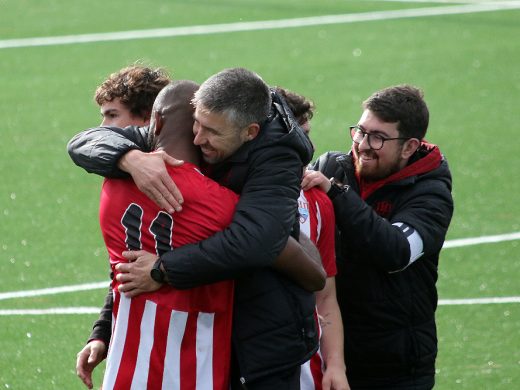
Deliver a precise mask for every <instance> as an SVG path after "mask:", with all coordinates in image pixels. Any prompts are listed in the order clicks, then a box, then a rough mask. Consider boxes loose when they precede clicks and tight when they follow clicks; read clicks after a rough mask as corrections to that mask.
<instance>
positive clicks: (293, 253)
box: [273, 233, 326, 292]
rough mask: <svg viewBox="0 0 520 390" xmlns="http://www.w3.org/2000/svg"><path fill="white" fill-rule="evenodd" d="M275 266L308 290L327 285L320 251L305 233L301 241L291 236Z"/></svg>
mask: <svg viewBox="0 0 520 390" xmlns="http://www.w3.org/2000/svg"><path fill="white" fill-rule="evenodd" d="M273 267H274V269H276V270H277V271H279V272H281V273H283V274H284V275H286V276H287V277H289V278H290V279H292V280H293V281H294V282H296V283H297V284H299V285H300V286H301V287H303V288H304V289H306V290H307V291H310V292H314V291H319V290H321V289H322V288H323V287H324V286H325V280H326V274H325V270H324V269H323V265H322V262H321V257H320V253H319V252H318V249H317V248H316V246H314V244H313V243H312V242H311V240H310V239H309V238H308V237H307V236H306V235H305V234H303V233H302V234H300V242H299V243H298V242H297V241H296V240H295V239H294V238H292V237H289V240H288V241H287V245H286V246H285V248H284V250H283V251H282V253H280V255H279V256H278V257H277V258H276V260H275V262H274V264H273Z"/></svg>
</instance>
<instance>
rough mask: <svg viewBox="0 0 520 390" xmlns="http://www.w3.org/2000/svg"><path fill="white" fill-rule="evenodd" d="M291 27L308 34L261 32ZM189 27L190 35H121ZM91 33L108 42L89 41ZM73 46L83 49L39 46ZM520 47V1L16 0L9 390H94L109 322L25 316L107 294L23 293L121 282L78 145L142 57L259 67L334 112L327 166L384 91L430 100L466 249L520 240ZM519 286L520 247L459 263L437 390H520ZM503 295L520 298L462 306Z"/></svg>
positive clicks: (4, 80)
mask: <svg viewBox="0 0 520 390" xmlns="http://www.w3.org/2000/svg"><path fill="white" fill-rule="evenodd" d="M483 7H488V8H487V9H484V8H483ZM406 10H409V11H408V13H407V12H406ZM414 10H415V11H414ZM416 10H421V11H420V12H419V11H416ZM441 11H442V12H441ZM327 15H349V16H348V17H344V18H343V19H342V20H337V19H332V18H325V17H324V16H327ZM319 16H322V17H323V18H321V19H319V18H316V19H305V18H310V17H319ZM286 19H298V20H299V25H298V26H296V27H287V23H282V22H281V23H280V25H277V26H274V25H273V24H267V23H266V24H254V23H247V22H255V21H272V20H286ZM311 22H312V23H311ZM236 23H242V24H241V25H239V26H240V31H232V28H235V29H236V28H237V25H236ZM215 24H221V25H222V26H221V28H222V30H223V31H221V32H218V33H217V32H214V31H215V28H214V27H213V28H209V26H212V25H215ZM228 24H229V25H228ZM189 26H208V29H207V31H208V32H205V33H198V34H193V29H191V30H190V29H189V28H188V27H189ZM283 26H285V27H283ZM173 27H186V29H185V30H182V29H177V30H168V31H163V34H162V36H159V37H155V38H146V39H144V38H143V39H136V38H128V37H126V38H125V36H122V37H121V38H120V40H116V36H114V35H113V34H111V33H113V32H123V31H134V30H144V31H143V32H142V33H141V36H146V35H147V34H149V32H148V30H151V29H158V28H164V29H168V28H173ZM190 32H191V33H190ZM85 34H101V35H94V36H92V35H89V36H88V37H89V42H86V43H79V42H78V39H79V38H78V36H80V35H85ZM62 36H68V37H69V38H68V39H69V41H68V43H64V42H63V40H59V39H55V40H50V41H42V40H31V39H32V38H42V37H62ZM519 37H520V2H519V1H502V2H492V1H491V2H486V4H485V5H482V4H481V2H478V1H461V2H450V1H437V2H434V1H432V2H430V3H426V2H423V1H419V0H417V1H415V2H414V1H341V0H320V1H304V0H285V1H283V2H281V1H275V0H264V1H253V0H227V1H197V2H194V1H188V0H181V1H175V2H168V1H159V0H147V1H143V0H141V1H122V0H114V1H110V2H107V1H98V0H92V1H89V2H84V1H80V0H67V1H66V0H47V1H45V2H40V1H35V0H20V1H16V2H14V1H12V2H11V1H7V0H0V85H1V88H2V93H1V94H0V118H1V123H2V124H1V125H0V126H1V128H0V150H1V154H2V156H1V159H0V174H1V179H2V185H1V186H0V275H1V277H0V280H1V287H0V313H1V314H2V315H0V340H1V341H0V348H1V351H2V352H1V353H0V387H3V388H6V389H23V390H25V389H67V390H68V389H81V388H83V386H82V384H81V382H80V381H79V379H77V378H76V376H75V368H74V367H75V355H76V353H77V352H78V351H79V350H80V349H81V348H82V346H83V344H84V342H85V339H86V337H87V336H88V333H89V330H90V326H91V324H92V322H93V321H94V320H95V319H96V318H97V315H96V314H47V315H42V314H39V315H36V314H33V315H28V314H24V315H22V314H14V313H15V312H13V311H12V310H17V309H50V308H76V307H100V306H101V304H102V301H103V298H104V295H105V292H106V291H105V290H104V289H99V288H97V289H92V290H87V291H71V292H67V293H60V294H49V295H38V294H36V296H32V297H26V296H23V294H22V296H21V297H13V295H12V294H11V292H15V291H16V292H23V291H27V290H34V289H45V288H53V287H59V286H71V285H79V284H85V283H96V282H102V281H104V280H105V279H107V259H106V252H105V249H104V246H103V243H102V239H101V235H100V232H99V228H98V224H97V204H98V194H99V188H100V182H101V179H100V178H99V177H95V176H93V175H88V174H86V173H85V172H84V171H82V170H81V169H79V168H77V167H75V166H74V165H73V163H72V162H71V161H70V159H69V157H68V155H67V153H66V149H65V146H66V143H67V141H68V140H69V139H70V138H71V137H72V136H73V135H74V134H75V133H77V132H79V131H80V130H83V129H84V128H87V127H90V126H93V125H96V124H98V123H99V121H100V119H99V111H98V108H97V107H96V105H95V104H94V103H93V101H92V95H93V92H94V90H95V87H96V86H97V85H98V84H99V83H100V82H101V81H102V80H103V79H104V78H105V77H106V76H107V75H108V74H109V73H111V72H113V71H116V70H118V69H119V68H121V67H123V66H126V65H128V64H131V63H134V62H135V61H138V60H139V61H142V62H144V63H146V64H150V65H154V66H164V67H166V68H167V69H168V70H169V71H170V72H171V73H172V75H173V76H174V77H175V78H177V79H182V78H189V79H193V80H196V81H199V82H201V81H203V80H205V79H206V78H207V77H208V76H210V75H211V74H213V73H215V72H217V71H219V70H221V69H223V68H225V67H234V66H243V67H246V68H249V69H252V70H254V71H256V72H258V73H259V74H261V75H262V77H263V78H264V79H265V80H266V81H267V82H268V83H269V84H272V85H281V86H285V87H287V88H289V89H292V90H295V91H297V92H300V93H302V94H305V95H307V96H308V97H310V98H312V99H313V100H314V101H315V102H316V104H317V107H318V110H317V114H316V116H315V119H314V120H313V140H314V142H315V144H316V147H317V151H316V152H317V153H318V154H320V153H322V152H324V151H326V150H337V149H340V150H344V149H346V148H348V147H349V144H350V140H349V137H348V134H347V131H346V128H347V125H349V124H352V123H355V122H356V121H357V120H358V118H359V116H360V113H361V110H360V103H361V101H362V100H363V99H364V98H366V97H367V96H368V95H370V94H371V93H372V92H373V91H374V90H376V89H379V88H382V87H385V86H389V85H394V84H399V83H405V82H406V83H411V84H415V85H417V86H420V87H421V88H422V89H423V90H424V92H425V97H426V100H427V102H428V104H429V107H430V111H431V122H430V128H429V135H428V137H427V138H428V140H429V141H430V142H433V143H437V144H439V145H440V147H441V150H442V151H443V152H444V154H445V155H446V156H447V158H448V160H449V161H450V166H451V170H452V173H453V178H454V179H453V181H454V190H453V195H454V199H455V215H454V218H453V221H452V225H451V228H450V231H449V233H448V240H449V241H450V242H451V241H453V240H458V239H464V238H471V237H484V236H491V235H505V234H510V233H518V232H519V231H520V202H519V201H518V200H519V198H518V194H519V193H520V175H519V174H518V170H519V169H520V142H519V141H518V138H517V133H518V131H519V130H520V127H519V126H520V125H519V119H520V115H519V108H518V107H519V103H520V68H519V66H518V64H519V63H520V40H519V39H518V38H519ZM24 39H25V40H24ZM515 237H516V238H515ZM511 238H512V239H511ZM519 280H520V246H519V238H518V234H517V235H516V236H511V237H510V239H506V240H500V239H498V240H497V242H495V243H478V240H477V243H476V244H473V245H467V246H459V245H455V246H454V247H449V248H446V249H444V250H443V252H442V256H441V262H440V267H439V282H438V287H439V295H440V298H441V299H442V300H443V301H442V304H441V305H440V306H439V309H438V327H439V348H440V353H439V357H438V364H437V371H438V375H437V386H436V388H438V389H506V388H507V389H516V388H520V348H519V346H520V303H519V300H520V298H519V297H520V283H519V282H518V281H519ZM500 297H502V298H503V297H513V298H512V299H510V300H509V301H508V302H505V303H504V302H503V303H483V302H487V301H478V300H477V301H463V302H462V303H470V302H471V303H473V304H471V305H469V304H454V302H453V301H451V300H453V299H485V298H500ZM101 376H102V370H101V369H98V370H97V372H96V376H95V383H96V384H98V385H99V384H100V381H101Z"/></svg>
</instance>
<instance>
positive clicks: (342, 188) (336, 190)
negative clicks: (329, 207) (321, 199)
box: [327, 177, 350, 200]
mask: <svg viewBox="0 0 520 390" xmlns="http://www.w3.org/2000/svg"><path fill="white" fill-rule="evenodd" d="M349 188H350V187H349V186H348V185H346V184H341V183H339V182H338V181H337V180H336V179H335V178H334V177H331V178H330V189H329V190H328V191H327V196H328V197H329V199H330V200H334V198H336V196H338V195H339V194H342V193H344V192H347V191H348V189H349Z"/></svg>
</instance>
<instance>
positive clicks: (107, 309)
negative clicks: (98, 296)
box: [88, 287, 114, 346]
mask: <svg viewBox="0 0 520 390" xmlns="http://www.w3.org/2000/svg"><path fill="white" fill-rule="evenodd" d="M113 305H114V301H113V294H112V288H111V287H110V288H109V291H108V294H107V296H106V297H105V304H104V305H103V307H102V309H101V312H100V314H99V318H98V319H97V320H96V321H95V322H94V325H93V326H92V333H91V334H90V337H89V339H88V341H91V340H101V341H103V342H104V343H105V344H106V345H107V346H108V345H109V343H110V338H111V336H112V307H113Z"/></svg>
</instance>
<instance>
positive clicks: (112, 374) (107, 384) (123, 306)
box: [103, 294, 131, 389]
mask: <svg viewBox="0 0 520 390" xmlns="http://www.w3.org/2000/svg"><path fill="white" fill-rule="evenodd" d="M130 302H131V300H130V299H129V298H126V297H125V296H124V295H123V294H121V295H120V301H119V310H118V315H117V321H115V327H114V331H113V332H112V340H111V341H110V351H109V354H108V358H107V366H106V369H105V377H104V380H103V389H113V388H114V384H115V382H116V378H117V373H118V371H119V364H120V363H121V357H122V356H123V350H124V347H125V340H126V331H127V329H128V317H129V313H130ZM112 321H114V318H112ZM112 323H114V322H112Z"/></svg>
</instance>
